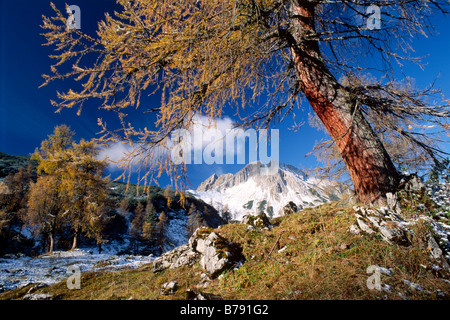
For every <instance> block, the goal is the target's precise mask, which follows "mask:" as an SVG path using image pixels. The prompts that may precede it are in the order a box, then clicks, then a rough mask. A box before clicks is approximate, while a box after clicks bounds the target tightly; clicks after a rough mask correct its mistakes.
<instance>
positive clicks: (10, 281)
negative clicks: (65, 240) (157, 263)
mask: <svg viewBox="0 0 450 320" xmlns="http://www.w3.org/2000/svg"><path fill="white" fill-rule="evenodd" d="M120 247H121V246H117V244H106V245H103V248H104V249H105V250H103V251H102V253H101V254H98V249H97V248H82V249H75V250H73V251H55V252H54V253H53V254H51V255H41V256H39V257H35V258H32V257H28V256H25V255H22V254H16V255H5V256H2V257H0V292H2V291H6V290H11V289H15V288H21V287H24V286H26V285H28V284H31V283H36V284H39V283H42V284H47V285H51V284H54V283H57V282H60V281H62V280H64V279H66V278H68V277H69V276H70V275H71V274H73V273H69V272H68V268H69V267H70V266H75V267H78V268H79V270H80V271H81V273H83V272H87V271H101V270H106V271H118V270H123V269H126V268H137V267H139V266H141V265H144V264H146V263H150V262H152V261H153V259H154V257H152V256H132V255H117V252H119V251H120Z"/></svg>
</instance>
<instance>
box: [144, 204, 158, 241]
mask: <svg viewBox="0 0 450 320" xmlns="http://www.w3.org/2000/svg"><path fill="white" fill-rule="evenodd" d="M155 228H156V211H155V207H154V206H153V203H152V202H151V201H149V202H148V203H147V206H146V207H145V222H144V224H143V226H142V238H143V239H144V240H146V241H148V242H150V243H152V242H153V240H154V238H155V232H156V231H155Z"/></svg>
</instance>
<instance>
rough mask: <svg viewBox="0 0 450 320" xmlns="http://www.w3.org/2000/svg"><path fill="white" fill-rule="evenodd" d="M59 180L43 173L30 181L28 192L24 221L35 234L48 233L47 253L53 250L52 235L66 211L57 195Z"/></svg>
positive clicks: (53, 235)
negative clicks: (34, 180)
mask: <svg viewBox="0 0 450 320" xmlns="http://www.w3.org/2000/svg"><path fill="white" fill-rule="evenodd" d="M59 189H60V181H59V180H58V178H57V177H55V176H52V175H45V176H41V177H39V178H38V180H37V182H36V183H32V184H31V187H30V192H29V199H28V210H27V213H26V215H25V216H24V219H25V221H26V222H27V223H28V224H29V225H30V226H31V227H32V228H33V230H34V233H35V234H36V235H40V234H45V235H48V240H49V245H48V253H52V252H53V248H54V243H55V241H54V237H55V233H56V231H57V230H58V228H60V227H61V224H62V221H63V220H64V216H65V213H66V212H63V210H62V208H63V202H62V199H61V197H60V195H59Z"/></svg>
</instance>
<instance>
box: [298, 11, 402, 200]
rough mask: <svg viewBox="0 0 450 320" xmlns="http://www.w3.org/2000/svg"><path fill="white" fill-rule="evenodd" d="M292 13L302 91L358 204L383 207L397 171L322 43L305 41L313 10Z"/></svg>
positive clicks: (311, 22)
mask: <svg viewBox="0 0 450 320" xmlns="http://www.w3.org/2000/svg"><path fill="white" fill-rule="evenodd" d="M292 10H293V14H294V17H295V18H294V20H295V23H294V32H293V33H292V35H293V38H294V39H293V44H292V45H291V50H292V55H293V59H294V62H295V65H296V71H297V74H298V77H299V80H300V85H301V90H302V92H303V93H304V94H305V96H306V98H307V99H308V101H309V103H310V104H311V107H312V108H313V110H314V112H315V113H316V114H317V116H318V117H319V118H320V119H321V121H322V122H323V124H324V125H325V128H326V129H327V130H328V132H329V133H330V135H331V137H332V138H333V141H334V142H335V144H336V146H337V148H338V150H339V152H340V153H341V156H342V158H343V160H344V162H345V164H346V166H347V169H348V171H349V173H350V176H351V178H352V181H353V186H354V189H355V191H356V193H357V195H358V197H359V199H360V201H362V202H364V203H366V204H369V203H374V204H377V203H382V202H384V199H385V195H386V193H388V192H395V190H396V187H397V184H398V180H399V176H398V173H397V170H396V168H395V166H394V165H393V163H392V161H391V159H390V157H389V155H388V153H387V152H386V150H385V148H384V146H383V144H382V143H381V142H380V140H379V139H378V137H377V136H376V134H375V133H374V131H373V130H372V128H371V127H370V124H369V123H368V122H367V121H366V120H365V118H364V116H363V115H362V113H361V112H360V111H359V110H358V109H357V105H356V103H357V101H356V99H355V98H354V97H353V96H352V95H351V94H350V92H348V90H346V89H345V88H344V87H342V86H341V85H340V84H339V83H338V81H337V80H336V79H335V78H334V76H333V75H332V74H331V72H330V71H329V70H328V68H327V66H326V64H325V62H324V61H323V58H322V56H321V54H320V50H319V44H318V42H317V41H306V40H304V39H305V38H304V36H306V35H308V33H313V32H314V30H315V29H314V28H315V26H314V14H315V12H314V7H313V6H310V7H307V6H300V5H298V6H295V5H294V6H293V9H292ZM355 108H356V110H355Z"/></svg>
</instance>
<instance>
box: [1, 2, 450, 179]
mask: <svg viewBox="0 0 450 320" xmlns="http://www.w3.org/2000/svg"><path fill="white" fill-rule="evenodd" d="M53 2H54V3H55V5H56V6H57V7H58V8H59V9H60V10H61V11H64V7H65V3H66V2H67V3H69V4H76V5H78V6H80V8H81V11H82V19H81V27H82V31H85V32H88V33H92V31H93V30H95V29H96V25H97V22H98V21H99V20H100V19H101V18H102V17H103V15H104V12H105V11H108V12H111V13H112V12H113V10H114V9H115V8H117V7H116V5H115V1H114V0H90V1H87V0H75V1H67V0H66V1H61V0H54V1H53ZM49 3H50V2H49V1H47V0H0V151H1V152H5V153H10V154H15V155H28V154H30V153H32V152H33V151H34V149H35V148H36V147H38V146H39V145H40V142H41V141H42V140H43V139H45V138H46V137H47V135H48V134H50V133H51V132H52V131H53V128H54V127H55V126H56V125H58V124H62V123H65V124H68V125H70V126H71V128H72V129H73V130H74V131H75V132H76V133H77V135H76V139H80V138H85V139H90V138H92V137H94V136H95V135H96V133H97V132H98V131H99V127H98V126H97V118H98V117H108V115H106V114H100V113H99V111H98V109H97V108H96V107H95V106H93V105H89V104H88V105H87V106H86V107H85V108H84V109H83V112H82V115H81V117H78V116H77V115H76V110H64V111H62V112H61V113H59V114H56V113H55V109H54V107H52V106H51V105H50V99H56V91H57V90H60V91H64V90H66V89H67V88H68V87H69V85H70V84H71V83H64V82H55V83H52V84H50V85H48V86H46V87H43V88H38V87H39V86H40V85H41V84H42V80H43V79H42V77H41V75H42V74H48V73H49V71H50V69H49V67H50V64H51V63H52V61H51V59H50V58H48V55H49V54H51V53H52V51H51V48H49V47H44V46H42V43H44V42H45V39H44V37H43V36H41V35H40V33H42V32H43V30H42V29H41V28H40V27H39V25H40V24H41V23H42V17H41V16H42V15H47V16H52V15H53V11H52V9H51V8H50V4H49ZM432 21H433V23H434V24H435V26H436V30H437V31H438V32H439V33H440V35H438V36H435V37H432V38H429V39H418V40H417V41H415V42H414V48H415V50H416V55H417V56H425V55H429V57H428V58H426V59H425V60H424V61H425V62H426V63H428V65H427V66H426V69H425V71H421V70H420V68H418V67H417V66H415V65H408V66H406V67H405V69H404V71H405V72H406V73H407V74H408V75H409V76H411V77H413V78H415V79H416V83H417V85H418V86H419V87H425V86H426V85H427V84H429V83H430V82H431V81H433V80H434V79H435V78H436V77H437V76H438V75H439V74H440V78H439V79H438V81H437V85H438V87H441V88H442V90H443V91H444V93H445V94H446V96H447V97H450V63H449V62H448V55H449V52H450V28H449V22H450V17H445V18H444V17H442V16H440V15H438V16H436V17H435V18H434V20H432ZM298 113H299V114H298V117H297V121H302V120H304V121H307V113H308V111H305V112H303V115H302V113H301V112H300V111H299V112H298ZM147 120H148V121H150V119H145V118H141V121H142V123H145V121H147ZM291 125H292V122H291V121H287V122H285V123H282V124H281V125H279V126H278V127H277V128H278V129H280V161H281V162H284V163H289V164H292V165H295V166H297V167H300V168H313V167H315V166H316V159H315V158H314V157H313V156H311V157H308V158H305V155H306V154H307V153H308V152H309V151H310V150H311V149H312V147H313V146H314V144H315V143H316V142H317V141H319V140H321V139H323V138H325V136H324V134H323V133H321V132H317V131H316V130H315V129H313V128H310V127H309V126H308V125H307V124H306V125H304V126H303V127H302V128H301V129H300V130H299V131H298V132H293V131H291V130H289V129H288V128H289V127H290V126H291ZM190 167H191V172H190V179H191V181H192V183H193V185H194V187H196V186H197V184H198V183H200V182H201V181H203V180H204V179H205V178H207V177H208V176H210V175H211V174H213V173H214V172H218V173H221V172H236V171H237V170H238V169H239V168H241V167H242V165H224V166H207V165H199V166H190ZM166 183H167V180H166V179H163V181H161V185H163V186H164V185H165V184H166Z"/></svg>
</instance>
